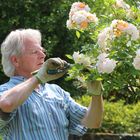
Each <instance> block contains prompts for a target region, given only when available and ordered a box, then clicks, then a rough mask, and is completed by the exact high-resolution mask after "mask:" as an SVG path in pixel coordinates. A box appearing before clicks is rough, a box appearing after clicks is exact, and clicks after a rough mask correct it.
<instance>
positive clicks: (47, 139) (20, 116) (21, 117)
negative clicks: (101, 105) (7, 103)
mask: <svg viewBox="0 0 140 140" xmlns="http://www.w3.org/2000/svg"><path fill="white" fill-rule="evenodd" d="M24 80H25V79H24V78H23V77H21V76H14V77H12V78H10V80H9V81H8V82H7V83H5V84H3V85H1V86H0V95H2V94H3V93H4V91H6V90H8V89H10V88H12V87H14V86H15V85H17V84H19V83H21V82H23V81H24ZM86 111H87V108H86V107H83V106H81V105H79V104H77V103H76V102H75V101H74V100H73V99H72V98H71V97H70V95H69V93H68V92H66V91H64V90H63V89H62V88H60V87H59V86H58V85H55V84H47V83H46V84H42V85H41V86H40V88H39V90H38V91H36V90H34V91H33V92H32V94H31V95H30V96H29V97H28V99H27V100H26V101H25V102H24V103H23V104H22V105H21V106H19V107H18V108H17V109H15V110H14V111H13V112H11V113H10V114H9V117H7V118H8V119H6V120H5V119H2V117H1V118H0V134H1V135H2V136H3V139H4V140H68V136H69V134H75V135H79V136H80V135H83V134H84V133H85V132H86V130H87V128H86V127H84V126H82V125H81V124H80V122H81V119H82V118H83V117H84V115H85V113H86Z"/></svg>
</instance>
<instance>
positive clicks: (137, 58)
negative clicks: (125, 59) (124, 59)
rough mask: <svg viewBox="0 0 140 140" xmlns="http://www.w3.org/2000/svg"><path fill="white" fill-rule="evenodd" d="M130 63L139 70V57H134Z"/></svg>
mask: <svg viewBox="0 0 140 140" xmlns="http://www.w3.org/2000/svg"><path fill="white" fill-rule="evenodd" d="M132 64H133V66H134V67H135V69H136V70H140V57H135V58H134V61H133V63H132Z"/></svg>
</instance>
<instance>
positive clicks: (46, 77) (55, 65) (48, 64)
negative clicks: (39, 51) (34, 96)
mask: <svg viewBox="0 0 140 140" xmlns="http://www.w3.org/2000/svg"><path fill="white" fill-rule="evenodd" d="M65 65H67V62H66V61H64V60H62V59H60V58H50V59H48V60H46V61H45V62H44V64H43V65H42V66H41V68H40V69H39V70H37V72H33V73H36V74H34V75H35V77H36V78H37V79H38V81H39V82H40V83H46V82H49V81H52V80H55V79H58V78H60V77H62V76H63V75H64V74H65V73H66V71H67V69H65ZM58 69H60V70H61V72H60V73H56V74H49V73H48V71H49V70H58Z"/></svg>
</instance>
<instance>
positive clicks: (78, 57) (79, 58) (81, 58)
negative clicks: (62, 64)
mask: <svg viewBox="0 0 140 140" xmlns="http://www.w3.org/2000/svg"><path fill="white" fill-rule="evenodd" d="M72 57H73V59H74V62H75V63H78V64H83V65H84V66H90V64H91V61H90V57H88V56H86V55H84V54H79V52H74V53H73V56H72Z"/></svg>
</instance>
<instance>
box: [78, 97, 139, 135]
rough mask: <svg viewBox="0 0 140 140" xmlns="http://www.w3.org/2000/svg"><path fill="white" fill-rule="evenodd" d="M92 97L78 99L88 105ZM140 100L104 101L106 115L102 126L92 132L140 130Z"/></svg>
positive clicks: (134, 131) (135, 131) (129, 131)
mask: <svg viewBox="0 0 140 140" xmlns="http://www.w3.org/2000/svg"><path fill="white" fill-rule="evenodd" d="M90 99H91V97H89V96H86V95H85V96H82V97H81V98H78V99H76V101H77V102H78V103H80V104H82V105H85V106H88V104H89V102H90ZM139 108H140V102H138V103H136V104H131V105H125V104H124V101H123V100H120V101H117V102H108V101H105V103H104V117H103V122H102V126H101V128H99V129H94V130H90V131H92V132H105V133H132V134H134V133H135V134H137V133H139V132H140V109H139Z"/></svg>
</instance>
